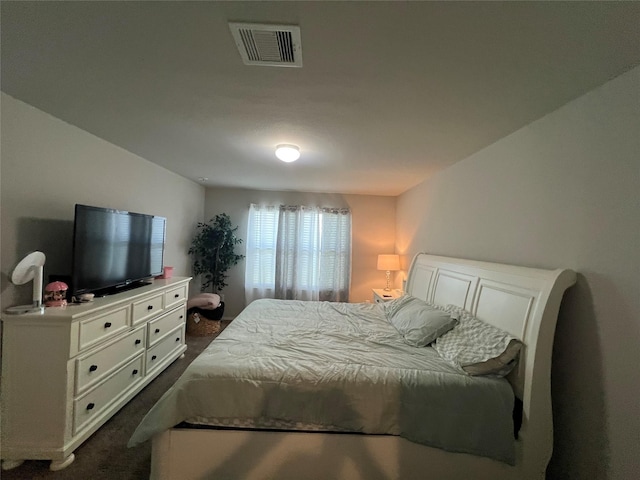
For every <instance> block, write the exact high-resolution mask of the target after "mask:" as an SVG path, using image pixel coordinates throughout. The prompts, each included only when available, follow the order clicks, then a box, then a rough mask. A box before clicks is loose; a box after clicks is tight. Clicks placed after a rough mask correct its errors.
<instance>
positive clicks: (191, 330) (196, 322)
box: [187, 312, 222, 337]
mask: <svg viewBox="0 0 640 480" xmlns="http://www.w3.org/2000/svg"><path fill="white" fill-rule="evenodd" d="M221 328H222V327H221V325H220V320H209V319H208V318H205V317H203V316H202V315H200V314H199V313H197V312H194V313H190V314H189V315H188V316H187V334H188V335H194V336H196V337H206V336H209V335H216V334H218V333H220V330H221Z"/></svg>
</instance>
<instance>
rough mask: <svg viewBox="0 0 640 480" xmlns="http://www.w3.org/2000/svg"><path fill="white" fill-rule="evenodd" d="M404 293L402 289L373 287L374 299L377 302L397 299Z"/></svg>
mask: <svg viewBox="0 0 640 480" xmlns="http://www.w3.org/2000/svg"><path fill="white" fill-rule="evenodd" d="M402 295H404V293H403V292H402V290H396V289H393V288H392V289H391V290H385V289H383V288H374V289H373V301H374V302H375V303H384V302H388V301H390V300H395V299H396V298H400V297H401V296H402Z"/></svg>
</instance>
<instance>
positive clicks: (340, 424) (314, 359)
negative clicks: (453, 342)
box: [129, 299, 515, 464]
mask: <svg viewBox="0 0 640 480" xmlns="http://www.w3.org/2000/svg"><path fill="white" fill-rule="evenodd" d="M513 404H514V395H513V391H512V389H511V386H510V385H509V383H508V382H507V381H506V380H504V379H502V378H492V377H471V376H468V375H467V374H465V373H464V372H463V371H461V370H459V369H458V368H456V367H454V366H453V365H450V364H448V363H447V362H446V361H444V360H443V359H442V358H440V356H439V355H438V354H437V352H435V351H434V350H433V349H432V348H430V347H420V348H418V347H412V346H409V345H407V344H405V343H404V342H403V340H402V337H401V336H400V335H399V334H398V332H397V331H396V330H395V328H394V327H393V326H392V325H391V324H389V322H388V321H387V319H386V317H385V314H384V305H383V304H367V303H363V304H346V303H331V302H303V301H296V300H272V299H263V300H256V301H254V302H253V303H251V304H250V305H249V306H248V307H247V308H246V309H245V310H244V311H243V312H242V313H241V314H240V315H239V316H238V317H237V318H236V319H235V320H234V321H233V322H232V323H231V324H230V325H229V326H228V327H227V328H226V329H225V330H224V331H223V332H222V334H220V336H219V337H218V338H216V339H215V340H214V341H213V342H212V343H211V344H210V345H209V347H208V348H207V349H205V350H204V351H203V352H202V353H201V354H200V355H199V356H198V358H196V360H194V361H193V362H192V363H191V365H190V366H189V367H188V368H187V369H186V370H185V372H184V374H183V375H182V376H181V377H180V378H179V379H178V381H177V382H176V383H175V384H174V386H173V387H172V388H171V389H170V390H168V391H167V392H166V393H165V395H164V396H163V397H162V398H161V399H160V400H159V401H158V402H157V404H156V405H155V406H154V407H153V408H152V409H151V410H150V411H149V413H148V414H147V415H146V417H145V418H144V419H143V420H142V422H141V423H140V425H139V426H138V428H137V429H136V431H135V432H134V434H133V436H132V437H131V439H130V441H129V445H130V446H133V445H136V444H139V443H141V442H143V441H146V440H148V439H149V438H151V437H152V436H153V435H155V434H157V433H160V432H162V431H164V430H166V429H168V428H171V427H173V426H175V425H178V424H180V423H182V422H188V423H192V424H198V425H210V426H223V427H234V428H264V429H280V430H281V429H287V430H289V429H290V430H296V429H298V430H307V431H308V430H316V431H331V432H358V433H363V434H386V435H400V436H402V437H405V438H407V439H408V440H410V441H413V442H416V443H421V444H425V445H429V446H433V447H439V448H443V449H445V450H448V451H453V452H465V453H471V454H475V455H480V456H485V457H489V458H493V459H495V460H499V461H502V462H505V463H509V464H513V463H514V457H515V440H514V436H513V419H512V411H513Z"/></svg>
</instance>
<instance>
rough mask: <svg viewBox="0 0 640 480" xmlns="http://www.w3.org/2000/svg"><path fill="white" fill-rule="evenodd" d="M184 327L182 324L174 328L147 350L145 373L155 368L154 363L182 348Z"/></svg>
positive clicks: (158, 363)
mask: <svg viewBox="0 0 640 480" xmlns="http://www.w3.org/2000/svg"><path fill="white" fill-rule="evenodd" d="M184 329H185V326H184V324H183V325H181V326H179V327H177V328H175V329H174V330H172V331H171V332H170V333H168V334H167V336H165V337H164V338H162V339H161V340H160V341H159V342H158V343H156V344H155V345H154V346H153V347H151V348H150V349H148V350H147V371H146V374H147V375H149V373H150V372H152V371H153V370H154V369H156V365H161V364H162V362H163V361H164V359H165V358H167V357H168V356H170V355H171V353H172V352H174V351H175V350H178V349H180V348H182V346H183V345H184Z"/></svg>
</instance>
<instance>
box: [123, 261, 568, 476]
mask: <svg viewBox="0 0 640 480" xmlns="http://www.w3.org/2000/svg"><path fill="white" fill-rule="evenodd" d="M574 283H575V273H574V272H573V271H571V270H541V269H532V268H525V267H517V266H509V265H502V264H494V263H486V262H476V261H470V260H461V259H454V258H447V257H439V256H433V255H427V254H419V255H417V256H416V257H415V258H414V260H413V262H412V265H411V268H410V271H409V276H408V281H407V293H408V294H409V295H412V296H414V297H417V298H420V299H423V300H426V301H429V302H431V303H434V304H437V305H443V306H444V305H449V304H452V305H457V306H459V307H462V308H464V309H465V310H467V311H469V312H471V313H472V314H474V315H475V316H476V317H477V318H479V319H481V320H483V321H485V322H487V323H490V324H493V325H494V326H496V327H499V328H501V329H502V330H505V331H507V332H509V333H510V334H511V335H513V336H515V337H517V338H518V339H520V340H522V342H523V345H524V347H523V350H522V351H521V352H520V358H519V361H518V364H517V366H516V368H515V369H514V370H513V371H512V372H511V373H510V374H509V377H508V380H509V383H510V384H511V386H512V388H513V392H514V393H515V395H516V397H517V398H519V399H520V400H521V402H522V403H521V405H522V412H521V413H522V419H521V426H520V429H519V432H518V436H517V440H514V442H515V464H514V465H509V464H508V463H505V462H502V461H497V460H494V459H491V458H487V457H486V456H478V455H473V454H469V453H453V452H451V451H445V450H443V449H440V448H434V447H430V446H427V445H423V444H419V443H414V442H412V441H409V440H407V439H406V438H403V437H402V436H398V435H386V434H377V435H366V434H361V433H325V432H315V431H314V432H310V431H283V430H261V429H257V428H241V429H233V428H223V429H210V428H180V427H174V428H167V429H166V430H163V431H162V432H161V433H158V434H156V435H155V436H154V437H153V453H152V465H151V478H152V479H176V480H178V479H179V480H187V479H217V478H220V479H301V478H304V479H310V478H316V479H329V478H336V479H367V480H368V479H378V478H379V479H383V478H384V479H387V478H389V479H392V478H393V479H413V478H434V479H458V478H459V479H468V478H474V479H484V478H487V479H489V478H490V479H496V478H499V479H542V478H544V476H545V470H546V467H547V464H548V462H549V459H550V458H551V452H552V442H553V429H552V428H553V427H552V412H551V390H550V372H551V353H552V347H553V337H554V332H555V326H556V321H557V316H558V310H559V307H560V302H561V300H562V297H563V294H564V292H565V290H566V289H567V288H568V287H570V286H571V285H573V284H574ZM231 326H233V324H232V325H231ZM228 330H230V329H228ZM231 333H232V332H231ZM216 341H218V339H216ZM216 341H214V342H212V346H210V347H209V348H213V347H216ZM222 343H223V342H220V343H219V344H222ZM205 354H207V350H205V352H203V355H205ZM194 363H196V362H194ZM189 368H191V367H189ZM187 371H189V369H187ZM186 373H187V372H185V374H186ZM502 382H503V384H504V380H502ZM168 393H169V392H168ZM238 400H239V401H240V400H241V399H238ZM187 401H188V399H187ZM161 402H162V400H161ZM196 403H197V402H196ZM154 408H155V407H154ZM156 410H157V408H156ZM152 412H153V410H152ZM177 420H180V419H177ZM143 423H144V421H143ZM147 423H149V420H147ZM178 423H179V421H176V422H175V423H173V425H175V424H178ZM194 423H198V422H194ZM134 435H135V434H134Z"/></svg>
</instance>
